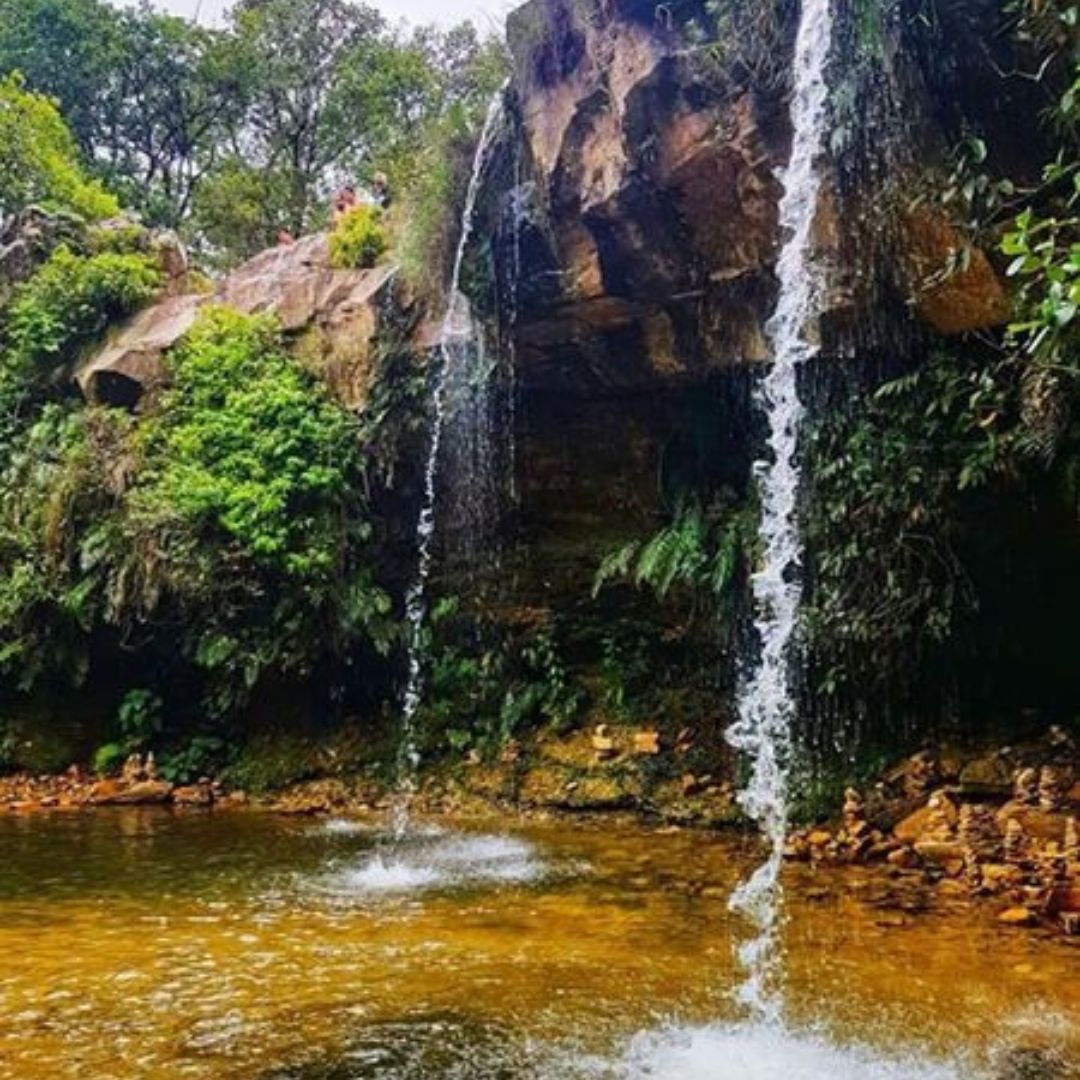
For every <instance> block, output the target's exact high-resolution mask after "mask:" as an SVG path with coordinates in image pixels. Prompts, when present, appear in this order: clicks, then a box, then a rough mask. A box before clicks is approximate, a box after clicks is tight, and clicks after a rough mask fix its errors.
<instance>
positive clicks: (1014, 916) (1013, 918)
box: [998, 907, 1039, 926]
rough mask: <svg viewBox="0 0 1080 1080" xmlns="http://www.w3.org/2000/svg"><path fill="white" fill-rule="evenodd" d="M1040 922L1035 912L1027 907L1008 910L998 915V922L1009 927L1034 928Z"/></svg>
mask: <svg viewBox="0 0 1080 1080" xmlns="http://www.w3.org/2000/svg"><path fill="white" fill-rule="evenodd" d="M1038 921H1039V920H1038V917H1037V916H1036V915H1035V912H1034V911H1031V910H1030V909H1029V908H1026V907H1011V908H1006V909H1005V910H1004V911H1003V912H1001V914H1000V915H998V922H1000V923H1005V925H1007V926H1034V925H1035V924H1036V923H1037V922H1038Z"/></svg>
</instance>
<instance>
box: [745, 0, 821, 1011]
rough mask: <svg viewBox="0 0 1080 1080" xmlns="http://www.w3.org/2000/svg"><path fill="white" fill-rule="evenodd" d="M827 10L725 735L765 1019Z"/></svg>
mask: <svg viewBox="0 0 1080 1080" xmlns="http://www.w3.org/2000/svg"><path fill="white" fill-rule="evenodd" d="M832 3H833V0H803V5H802V12H801V15H800V20H799V30H798V36H797V39H796V45H795V62H794V79H793V82H794V88H793V95H792V101H791V127H792V132H793V144H792V151H791V160H790V161H789V162H788V165H787V168H786V169H785V170H784V171H783V174H782V176H781V177H780V179H781V181H782V183H783V188H784V194H783V197H782V198H781V201H780V227H781V231H782V235H783V236H784V242H783V247H782V249H781V252H780V258H779V261H778V264H777V276H778V279H779V285H780V295H779V300H778V303H777V307H776V311H775V313H774V314H773V316H772V318H771V319H770V320H769V323H768V326H767V332H768V336H769V340H770V342H771V343H772V353H773V362H772V366H771V367H770V369H769V372H768V374H767V375H766V376H765V378H764V379H763V381H762V383H761V385H760V389H759V394H760V402H761V405H762V408H763V412H764V414H765V417H766V419H767V421H768V442H769V449H770V451H771V454H770V459H769V460H768V461H765V462H759V463H758V464H757V466H756V471H757V475H758V481H759V491H760V495H761V526H760V536H761V539H762V542H763V546H764V566H763V568H762V569H761V570H760V571H759V572H758V573H757V574H755V575H754V579H753V593H754V601H755V610H756V617H755V629H756V631H757V635H758V637H759V639H760V649H761V652H760V656H759V658H758V660H757V665H756V667H755V669H754V671H753V673H752V675H751V677H750V678H749V679H748V681H747V682H746V684H745V686H744V687H743V689H742V692H741V694H740V697H739V703H738V706H739V709H738V711H739V719H738V720H737V721H736V723H734V724H733V725H732V726H731V728H730V729H729V731H728V734H727V738H728V741H729V742H730V743H731V745H732V746H733V747H735V748H736V749H738V750H742V751H744V752H745V753H746V754H747V755H748V757H749V759H750V762H751V766H752V770H751V775H750V779H749V781H748V782H747V784H746V786H745V788H744V789H743V791H742V793H741V795H740V803H741V805H742V807H743V809H744V810H745V811H746V812H747V814H748V815H749V816H750V817H751V818H753V819H754V820H755V821H757V822H758V824H759V825H760V827H761V829H762V832H763V833H764V836H765V839H766V840H767V841H768V844H769V857H768V859H767V860H766V861H765V863H763V864H762V865H761V866H760V867H759V868H758V870H757V871H756V872H755V873H754V874H753V876H752V877H750V879H749V880H747V881H745V882H744V883H743V884H742V885H741V886H740V887H739V888H738V889H737V890H736V892H735V894H734V895H733V896H732V898H731V908H732V910H733V911H737V912H739V913H741V914H743V915H744V916H746V918H747V919H748V920H749V921H750V923H751V925H752V927H753V936H752V937H751V938H750V939H749V940H747V941H744V942H743V944H742V945H741V946H740V948H739V959H740V961H741V962H742V965H743V967H744V969H745V980H744V982H743V984H742V986H741V988H740V991H739V998H740V1001H741V1002H742V1003H743V1004H745V1005H746V1006H748V1007H749V1009H750V1010H751V1011H752V1012H753V1013H754V1014H755V1016H756V1017H757V1019H759V1020H762V1021H764V1022H766V1023H775V1022H778V1021H779V1018H780V995H779V991H778V985H777V984H778V981H779V976H780V972H779V970H778V968H779V959H778V956H777V941H776V938H777V933H778V930H779V921H780V899H781V897H780V869H781V863H782V860H783V850H784V839H785V833H786V830H787V821H788V810H787V796H788V784H787V772H786V768H787V759H788V757H789V753H790V743H791V724H792V720H793V717H794V712H795V703H794V697H793V693H792V688H791V682H790V669H789V651H790V646H791V642H792V638H793V636H794V632H795V626H796V619H797V617H798V609H799V602H800V599H801V587H800V582H799V564H800V561H801V542H800V537H799V528H798V522H797V517H796V510H797V500H798V492H799V479H800V471H799V465H798V461H797V452H798V438H799V426H800V421H801V417H802V405H801V403H800V401H799V394H798V387H797V380H798V371H799V367H800V366H801V365H802V364H803V363H804V362H805V361H806V360H808V359H810V358H811V357H812V356H813V355H814V353H815V352H816V349H817V347H816V345H814V344H813V343H812V342H811V341H810V340H809V339H808V338H807V336H806V332H807V328H808V325H809V324H810V323H811V321H812V320H813V318H814V317H815V316H816V315H817V314H818V313H819V308H820V285H821V273H820V268H819V267H818V266H817V265H816V264H815V260H814V258H813V250H812V247H813V245H812V236H811V232H812V226H813V222H814V214H815V211H816V209H817V203H818V194H819V191H820V186H821V185H820V178H819V175H818V170H817V163H818V162H817V159H818V157H819V155H820V153H821V151H822V148H823V144H824V136H825V127H826V122H827V118H828V109H827V106H828V88H827V86H826V82H825V69H826V65H827V62H828V58H829V52H830V47H831V42H832V29H833V15H832V11H831V5H832Z"/></svg>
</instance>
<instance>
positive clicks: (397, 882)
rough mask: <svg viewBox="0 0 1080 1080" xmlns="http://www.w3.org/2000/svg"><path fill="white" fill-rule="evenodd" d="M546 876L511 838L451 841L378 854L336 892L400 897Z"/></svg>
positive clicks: (338, 879)
mask: <svg viewBox="0 0 1080 1080" xmlns="http://www.w3.org/2000/svg"><path fill="white" fill-rule="evenodd" d="M544 872H545V867H544V864H543V862H542V861H541V860H540V859H539V858H537V856H536V853H535V851H534V849H533V847H532V845H531V844H529V843H527V842H526V841H524V840H518V839H516V838H514V837H509V836H456V837H455V836H449V837H445V838H443V839H436V840H435V841H434V842H429V843H421V844H419V845H417V846H416V847H415V848H413V849H411V850H401V846H400V845H398V849H397V850H396V851H395V852H394V853H393V854H389V855H388V854H386V853H383V852H379V853H376V854H375V855H372V856H371V857H370V858H368V859H367V860H366V861H365V862H364V863H363V864H362V865H361V866H358V867H355V868H353V869H348V870H345V871H344V872H342V873H340V874H338V875H336V876H335V878H334V882H333V885H334V888H335V891H338V892H345V893H356V894H368V895H370V894H380V893H381V894H401V893H414V892H422V891H424V890H428V889H438V888H461V887H474V886H478V885H514V884H524V883H526V882H530V881H534V880H536V879H538V878H540V877H541V876H542V875H543V874H544Z"/></svg>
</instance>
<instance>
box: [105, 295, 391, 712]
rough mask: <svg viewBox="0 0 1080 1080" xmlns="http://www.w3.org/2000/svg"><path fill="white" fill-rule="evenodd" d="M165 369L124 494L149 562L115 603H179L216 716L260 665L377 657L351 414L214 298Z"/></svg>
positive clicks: (265, 335)
mask: <svg viewBox="0 0 1080 1080" xmlns="http://www.w3.org/2000/svg"><path fill="white" fill-rule="evenodd" d="M168 366H169V371H170V374H171V377H172V385H171V387H170V389H169V390H168V391H167V392H165V393H164V394H163V395H162V396H161V397H160V399H159V400H158V401H157V402H156V403H155V404H154V405H153V406H152V407H151V409H150V411H149V414H148V415H147V417H146V419H145V421H144V422H143V424H142V426H141V429H140V432H139V435H138V440H137V444H138V453H139V469H138V475H137V478H136V481H135V483H134V486H133V489H132V491H131V492H130V494H129V496H128V499H127V507H128V522H127V526H126V527H127V530H128V532H129V535H131V537H132V538H133V541H134V543H135V545H136V547H137V548H138V549H142V550H152V551H153V552H154V553H155V559H154V565H153V566H152V567H151V568H143V569H142V570H140V571H139V572H138V577H137V578H135V579H134V580H138V581H139V585H138V588H137V589H135V590H134V591H133V592H131V593H130V594H129V595H128V596H126V597H125V601H126V604H127V606H129V607H134V609H135V610H136V611H138V612H139V613H140V614H141V616H142V617H147V616H149V614H150V613H151V612H152V611H153V610H154V609H155V608H156V607H158V606H159V605H160V604H162V603H166V602H171V603H173V604H175V605H177V606H178V607H179V609H180V615H181V626H182V629H181V641H182V643H183V648H184V651H185V653H186V654H187V655H188V656H189V657H190V658H191V659H192V660H193V662H194V663H195V664H196V665H197V666H199V667H201V668H203V669H204V670H206V671H207V672H209V673H211V674H214V675H215V676H217V677H218V678H219V679H220V680H222V681H221V682H220V685H219V691H220V696H219V698H218V699H217V701H216V705H217V707H219V708H221V709H222V710H224V711H228V710H229V709H230V708H232V707H233V706H234V705H235V704H236V703H237V701H238V700H239V699H241V698H242V697H243V696H244V695H245V694H246V692H247V691H249V690H250V689H251V688H252V687H254V685H255V684H256V682H257V681H258V680H259V678H260V677H261V675H262V674H263V672H264V671H267V670H271V669H273V670H276V671H278V672H283V673H287V672H294V673H307V672H308V671H310V669H311V666H312V664H313V663H314V662H315V659H316V658H317V657H318V656H320V655H323V654H324V653H326V652H331V653H334V652H338V651H340V650H344V649H345V648H348V647H355V646H356V645H357V644H358V643H359V642H360V641H362V640H367V641H368V642H369V643H370V644H372V645H373V646H374V647H375V648H376V649H377V650H378V651H379V652H382V653H385V652H386V651H387V650H388V649H389V647H390V644H391V641H392V639H393V633H394V627H393V624H392V621H391V619H390V601H389V598H388V597H387V596H386V594H385V593H383V592H382V590H381V589H379V588H378V587H377V586H376V585H375V584H374V580H373V575H372V571H371V568H370V565H369V564H368V563H367V562H366V561H365V560H364V559H363V557H362V555H363V550H364V546H365V544H366V542H367V540H368V539H369V538H370V536H371V527H370V525H369V524H368V522H367V521H366V520H365V517H364V514H363V511H364V501H363V496H362V491H363V482H362V479H363V474H362V461H361V460H360V452H359V445H360V444H359V440H358V431H357V425H356V422H355V420H354V418H353V417H352V416H351V415H350V414H349V413H348V411H347V410H346V409H345V408H344V407H342V406H340V405H338V404H337V403H336V402H334V401H332V400H331V399H330V397H329V394H328V392H327V391H326V390H325V388H324V387H323V386H322V385H321V384H320V383H318V382H317V381H316V380H315V379H314V378H313V377H312V376H310V375H309V374H308V373H306V372H305V371H304V370H303V368H302V367H301V366H300V364H299V363H298V362H297V361H296V360H295V359H294V358H293V357H291V356H290V355H289V354H288V353H287V352H285V351H284V349H283V347H282V343H281V338H280V335H279V333H278V331H277V330H276V328H275V325H274V323H273V322H272V320H270V319H268V318H264V317H248V316H243V315H239V314H237V313H235V312H232V311H229V310H227V309H223V308H212V309H210V310H208V311H207V312H205V313H204V315H203V316H202V318H201V320H200V322H199V323H198V324H197V325H196V327H195V329H194V330H193V331H192V332H191V333H190V334H189V336H188V337H187V339H186V340H185V341H184V342H183V343H182V344H181V345H180V346H179V347H178V348H177V349H176V350H175V351H174V352H173V353H172V355H171V356H170V358H169V361H168ZM132 581H133V579H132V578H131V577H130V576H129V577H128V578H127V579H126V580H125V582H124V587H125V588H127V587H130V586H131V584H132Z"/></svg>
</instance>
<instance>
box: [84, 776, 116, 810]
mask: <svg viewBox="0 0 1080 1080" xmlns="http://www.w3.org/2000/svg"><path fill="white" fill-rule="evenodd" d="M123 790H124V785H123V784H121V783H120V781H119V780H98V781H97V782H96V783H94V784H91V785H90V791H89V793H88V798H89V801H90V802H91V803H94V804H101V805H104V804H106V803H109V802H111V801H112V800H113V799H114V798H115V797H116V796H117V795H119V794H120V793H121V792H122V791H123Z"/></svg>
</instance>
